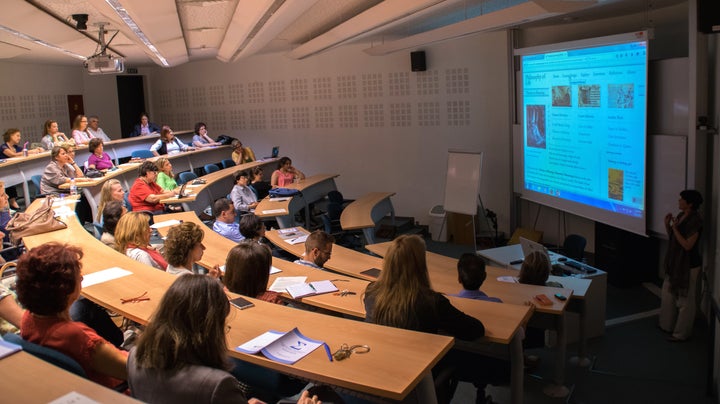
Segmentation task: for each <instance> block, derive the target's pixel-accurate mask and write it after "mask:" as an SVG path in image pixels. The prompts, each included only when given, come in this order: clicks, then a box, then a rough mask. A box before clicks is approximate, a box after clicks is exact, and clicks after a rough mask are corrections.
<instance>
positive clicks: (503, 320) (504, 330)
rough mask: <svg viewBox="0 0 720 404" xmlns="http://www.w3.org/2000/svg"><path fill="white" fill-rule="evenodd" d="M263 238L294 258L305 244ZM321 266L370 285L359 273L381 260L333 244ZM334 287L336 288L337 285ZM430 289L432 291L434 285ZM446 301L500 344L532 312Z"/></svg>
mask: <svg viewBox="0 0 720 404" xmlns="http://www.w3.org/2000/svg"><path fill="white" fill-rule="evenodd" d="M297 229H298V230H299V231H302V232H307V231H306V230H305V229H303V228H301V227H297ZM265 237H267V238H268V240H270V241H271V242H272V243H273V244H275V245H277V246H279V247H280V248H282V249H284V250H285V251H288V252H290V253H291V254H293V255H295V256H298V257H299V256H301V255H302V254H303V253H304V252H305V243H299V244H295V245H291V244H289V243H286V242H285V241H284V240H283V239H282V238H281V237H280V235H279V233H278V232H277V230H271V231H268V232H266V233H265ZM333 260H334V262H333ZM331 262H333V265H330V264H331ZM368 265H372V266H368ZM325 267H326V268H328V269H331V270H333V271H335V272H339V273H342V274H346V275H349V276H353V277H358V278H360V279H365V280H368V281H371V282H372V281H374V280H375V279H376V278H374V277H371V276H368V275H364V274H361V272H362V271H364V270H367V269H369V268H378V269H382V259H381V258H377V257H373V256H371V255H368V254H363V253H361V252H358V251H355V250H350V249H348V248H345V247H343V246H339V245H337V244H335V245H333V250H332V256H331V258H330V260H328V262H327V263H325ZM431 281H432V279H431ZM455 284H456V287H455V290H453V291H452V292H449V293H457V292H458V291H459V289H458V286H457V275H456V280H455ZM337 286H338V288H340V285H339V284H337ZM433 288H435V283H434V282H433ZM435 290H437V291H439V292H441V293H448V292H446V291H444V290H440V289H438V288H435ZM448 298H449V299H450V300H451V301H452V303H453V305H455V306H456V307H457V308H459V309H460V310H462V311H463V312H465V313H466V314H468V315H470V316H473V317H475V318H477V319H479V320H480V321H482V322H483V324H485V329H486V340H487V341H489V342H495V343H500V344H509V343H510V341H511V340H512V338H513V336H514V335H515V333H516V332H517V330H518V328H519V327H520V326H521V325H523V324H525V323H527V321H528V319H530V317H531V315H532V312H533V307H532V306H526V305H524V304H523V305H514V304H497V303H492V302H485V301H479V300H472V299H462V298H455V297H452V296H448ZM456 303H457V304H456ZM363 310H364V308H363ZM363 316H364V314H363Z"/></svg>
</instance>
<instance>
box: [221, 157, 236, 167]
mask: <svg viewBox="0 0 720 404" xmlns="http://www.w3.org/2000/svg"><path fill="white" fill-rule="evenodd" d="M220 164H222V166H223V168H228V167H235V162H234V161H232V160H231V159H225V160H223V161H221V162H220Z"/></svg>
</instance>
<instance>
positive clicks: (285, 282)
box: [268, 276, 307, 293]
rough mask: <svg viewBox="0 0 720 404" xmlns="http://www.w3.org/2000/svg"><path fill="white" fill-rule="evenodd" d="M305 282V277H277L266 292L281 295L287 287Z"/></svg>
mask: <svg viewBox="0 0 720 404" xmlns="http://www.w3.org/2000/svg"><path fill="white" fill-rule="evenodd" d="M305 280H307V276H278V277H277V278H275V282H273V283H272V285H270V287H269V288H268V290H270V291H273V292H278V293H283V292H285V289H287V287H288V286H290V285H295V284H298V283H305Z"/></svg>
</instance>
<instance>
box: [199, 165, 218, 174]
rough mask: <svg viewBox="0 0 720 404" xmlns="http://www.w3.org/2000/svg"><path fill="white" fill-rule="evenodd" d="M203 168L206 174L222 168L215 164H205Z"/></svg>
mask: <svg viewBox="0 0 720 404" xmlns="http://www.w3.org/2000/svg"><path fill="white" fill-rule="evenodd" d="M203 169H205V174H210V173H214V172H215V171H219V170H220V168H219V167H218V166H216V165H215V164H205V167H203Z"/></svg>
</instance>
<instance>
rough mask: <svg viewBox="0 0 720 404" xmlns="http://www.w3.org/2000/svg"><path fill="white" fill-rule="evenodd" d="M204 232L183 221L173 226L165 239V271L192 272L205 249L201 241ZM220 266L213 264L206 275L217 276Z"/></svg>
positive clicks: (173, 272) (174, 272) (177, 273)
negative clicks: (166, 264)
mask: <svg viewBox="0 0 720 404" xmlns="http://www.w3.org/2000/svg"><path fill="white" fill-rule="evenodd" d="M204 237H205V232H204V231H203V229H201V228H200V226H198V225H197V224H195V223H192V222H184V223H180V224H179V225H177V226H174V227H173V228H171V229H170V231H169V232H168V235H167V238H166V239H165V258H166V259H167V262H168V266H167V272H169V273H171V274H173V275H185V274H191V273H193V272H194V271H193V267H194V266H195V263H196V262H198V261H200V259H201V258H202V256H203V252H204V251H205V245H203V243H202V241H203V238H204ZM219 273H220V267H219V266H218V265H215V267H214V268H212V269H211V270H210V271H209V272H208V275H209V276H211V277H213V278H217V277H218V274H219Z"/></svg>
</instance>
